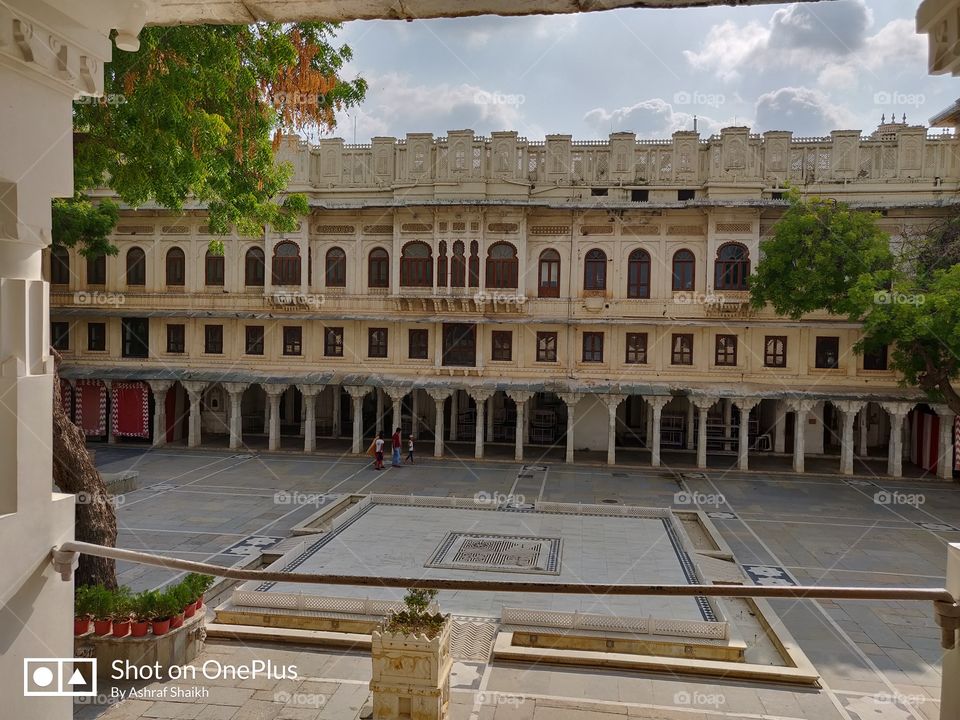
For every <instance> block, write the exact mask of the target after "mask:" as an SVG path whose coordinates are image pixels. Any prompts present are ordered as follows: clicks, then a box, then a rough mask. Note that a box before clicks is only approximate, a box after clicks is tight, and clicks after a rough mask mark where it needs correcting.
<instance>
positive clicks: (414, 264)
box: [400, 240, 433, 287]
mask: <svg viewBox="0 0 960 720" xmlns="http://www.w3.org/2000/svg"><path fill="white" fill-rule="evenodd" d="M400 285H401V286H402V287H433V250H432V249H431V248H430V246H429V245H427V244H426V243H425V242H420V241H419V240H415V241H414V242H409V243H407V244H406V245H404V246H403V250H402V252H401V254H400Z"/></svg>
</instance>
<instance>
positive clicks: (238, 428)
mask: <svg viewBox="0 0 960 720" xmlns="http://www.w3.org/2000/svg"><path fill="white" fill-rule="evenodd" d="M223 389H224V390H226V391H227V395H229V396H230V420H229V423H228V425H229V429H230V449H231V450H237V449H238V448H239V447H240V446H241V445H243V416H242V414H241V406H242V404H243V391H244V390H246V389H247V384H246V383H237V382H228V383H223Z"/></svg>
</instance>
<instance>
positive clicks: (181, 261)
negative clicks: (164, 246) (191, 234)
mask: <svg viewBox="0 0 960 720" xmlns="http://www.w3.org/2000/svg"><path fill="white" fill-rule="evenodd" d="M166 276H167V285H168V286H172V287H183V286H184V285H185V284H186V282H187V258H186V256H185V255H184V254H183V250H181V249H180V248H178V247H173V248H170V249H169V250H167V258H166Z"/></svg>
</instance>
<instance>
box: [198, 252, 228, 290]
mask: <svg viewBox="0 0 960 720" xmlns="http://www.w3.org/2000/svg"><path fill="white" fill-rule="evenodd" d="M223 275H224V262H223V255H217V254H215V253H214V252H213V251H212V250H207V254H206V256H205V257H204V260H203V278H204V284H205V285H210V286H213V287H223Z"/></svg>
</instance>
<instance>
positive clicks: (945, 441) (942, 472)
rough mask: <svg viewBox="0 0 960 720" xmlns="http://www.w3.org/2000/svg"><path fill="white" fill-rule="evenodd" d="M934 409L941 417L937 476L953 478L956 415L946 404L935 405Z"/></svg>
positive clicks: (947, 478)
mask: <svg viewBox="0 0 960 720" xmlns="http://www.w3.org/2000/svg"><path fill="white" fill-rule="evenodd" d="M933 409H934V410H935V411H936V413H937V415H938V416H939V417H940V437H939V439H938V440H939V441H938V443H937V477H939V478H942V479H944V480H952V479H953V423H954V418H955V417H956V415H955V413H954V412H953V410H951V409H950V408H949V407H947V406H946V405H934V406H933Z"/></svg>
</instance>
